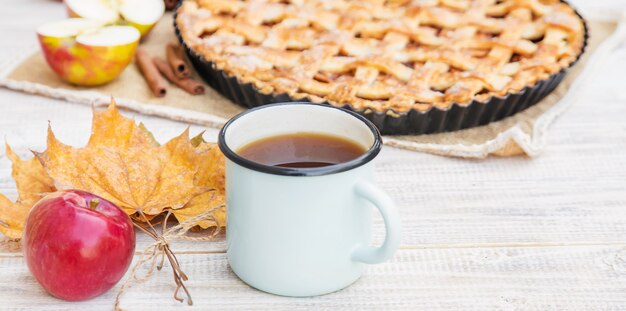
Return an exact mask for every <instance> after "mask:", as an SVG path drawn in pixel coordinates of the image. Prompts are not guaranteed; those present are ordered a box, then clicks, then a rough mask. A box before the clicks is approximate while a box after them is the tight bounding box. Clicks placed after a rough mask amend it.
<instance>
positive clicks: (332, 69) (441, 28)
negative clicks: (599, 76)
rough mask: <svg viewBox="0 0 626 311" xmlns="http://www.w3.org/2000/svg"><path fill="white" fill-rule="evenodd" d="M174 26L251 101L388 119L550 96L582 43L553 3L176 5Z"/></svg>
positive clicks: (226, 0) (572, 22)
mask: <svg viewBox="0 0 626 311" xmlns="http://www.w3.org/2000/svg"><path fill="white" fill-rule="evenodd" d="M175 24H176V27H177V32H178V34H179V38H180V39H181V41H182V42H183V44H184V45H185V47H186V48H187V49H188V50H189V52H190V53H191V54H193V56H197V57H200V58H201V59H202V60H203V61H206V62H209V63H210V64H211V66H212V68H213V69H215V70H219V71H221V72H223V73H224V74H225V75H226V76H228V77H234V78H236V79H237V81H238V82H239V83H241V84H250V85H252V86H253V88H254V90H255V91H256V92H259V93H260V94H266V95H267V94H270V95H278V94H283V95H286V96H287V97H288V98H289V99H290V100H292V101H298V100H303V101H313V102H325V103H329V104H332V105H336V106H340V107H346V106H347V107H349V108H351V109H352V110H355V111H359V112H363V113H365V114H367V113H377V114H385V115H390V116H392V117H398V116H401V115H406V114H407V113H409V112H411V111H417V112H422V113H424V112H428V111H430V110H433V109H432V108H437V109H439V110H449V109H450V108H451V107H452V106H457V105H458V106H460V107H465V106H469V105H470V104H471V103H473V102H480V103H487V102H489V101H490V100H492V99H495V98H498V99H502V98H505V97H507V96H509V95H512V94H520V93H524V92H527V89H529V88H532V87H535V86H537V85H538V84H539V83H540V82H542V83H543V82H546V81H548V82H550V83H549V85H545V86H544V87H543V89H544V90H543V93H545V91H546V90H545V89H549V90H548V91H551V90H552V89H553V88H554V87H555V86H556V84H558V81H550V79H555V78H558V80H559V81H560V79H562V76H560V78H559V76H558V75H559V74H562V73H564V71H565V69H567V68H568V67H570V66H571V65H572V64H573V63H574V62H576V61H577V60H578V58H579V57H580V55H581V54H582V52H583V50H584V47H585V45H586V38H587V37H586V36H587V33H586V26H585V23H584V21H583V19H582V18H581V17H580V16H579V15H578V14H577V12H576V11H575V10H574V9H573V8H572V7H571V6H569V5H568V4H566V3H565V2H562V1H558V0H351V1H350V0H273V1H272V0H246V1H241V0H186V1H184V2H183V3H182V4H181V5H180V7H179V8H178V10H177V14H176V18H175ZM192 60H193V59H192ZM194 63H196V61H194ZM555 82H556V83H555ZM543 93H541V94H535V95H533V96H532V97H535V98H534V99H533V100H535V101H538V100H539V99H540V98H541V97H543V96H545V95H547V93H545V94H543ZM533 94H534V93H533ZM513 110H516V109H513ZM500 114H501V115H503V116H505V115H506V113H500ZM487 119H489V118H487ZM490 120H491V119H490ZM466 123H467V122H466ZM466 125H467V124H466ZM459 126H460V127H464V126H465V125H462V124H461V125H459Z"/></svg>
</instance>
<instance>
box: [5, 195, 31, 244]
mask: <svg viewBox="0 0 626 311" xmlns="http://www.w3.org/2000/svg"><path fill="white" fill-rule="evenodd" d="M29 211H30V206H28V205H23V204H19V203H13V202H11V200H9V199H8V198H7V197H5V196H4V195H2V194H0V232H2V234H4V235H5V236H6V237H8V238H11V239H19V238H21V237H22V230H24V223H25V222H26V217H28V212H29Z"/></svg>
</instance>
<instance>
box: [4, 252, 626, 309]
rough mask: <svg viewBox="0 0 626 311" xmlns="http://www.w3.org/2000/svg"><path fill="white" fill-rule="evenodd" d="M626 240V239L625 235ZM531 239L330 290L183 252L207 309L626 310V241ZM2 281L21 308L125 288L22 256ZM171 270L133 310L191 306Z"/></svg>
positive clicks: (399, 265) (136, 297) (420, 255)
mask: <svg viewBox="0 0 626 311" xmlns="http://www.w3.org/2000/svg"><path fill="white" fill-rule="evenodd" d="M625 246H626V245H625ZM625 246H622V247H548V248H545V247H523V248H475V249H448V250H441V249H432V250H431V249H429V250H403V251H400V252H399V253H398V254H397V255H396V256H395V257H394V259H393V260H391V261H390V262H388V263H385V264H382V265H376V266H370V267H369V269H368V270H367V273H366V274H365V275H364V276H363V277H362V278H361V279H360V280H358V281H357V282H356V283H355V284H353V285H352V286H350V287H348V288H346V289H344V290H342V291H339V292H336V293H333V294H329V295H325V296H319V297H313V298H287V297H278V296H274V295H270V294H266V293H263V292H260V291H257V290H255V289H252V288H250V287H248V286H247V285H245V284H244V283H243V282H242V281H240V280H239V279H238V278H237V277H236V276H235V275H234V274H233V273H232V272H231V271H230V269H229V268H228V265H227V262H226V258H225V255H224V254H211V255H198V254H196V255H179V259H180V261H181V264H182V266H183V268H184V269H185V271H186V272H187V273H188V274H189V275H190V276H191V279H190V281H189V283H188V284H189V287H190V289H191V291H192V295H193V297H194V302H195V305H194V307H193V309H200V310H209V309H210V310H225V309H228V310H248V309H271V310H308V309H329V308H342V309H351V310H380V309H393V310H416V309H417V310H622V309H623V307H624V306H625V305H626V295H624V293H626V247H625ZM0 274H1V275H2V276H3V277H4V278H5V279H10V280H14V283H13V284H19V286H11V284H9V283H8V282H2V283H0V293H2V294H1V296H2V297H3V298H4V297H12V298H11V305H12V309H13V310H64V309H67V308H70V307H72V308H76V309H84V308H89V309H90V310H110V308H111V304H110V303H111V301H112V300H113V299H114V296H115V294H116V290H112V291H110V292H108V293H107V294H105V295H104V296H102V297H99V298H97V299H95V300H91V301H88V302H83V303H65V302H60V301H58V300H56V299H54V298H52V297H49V296H47V295H46V294H45V293H44V292H42V291H41V289H40V288H39V286H38V285H37V284H36V283H35V281H34V279H33V278H32V277H31V276H30V274H29V273H28V271H27V270H26V267H25V266H24V265H23V263H22V262H21V260H20V259H19V258H13V257H0ZM173 289H174V288H173V286H172V283H171V275H170V274H169V270H167V268H166V270H163V271H161V272H159V273H158V274H157V275H156V277H155V278H153V279H152V280H150V281H149V282H147V283H144V284H139V285H137V286H134V287H131V289H130V291H129V292H128V294H127V295H126V296H124V297H123V299H122V307H123V308H124V309H126V310H154V309H155V308H157V309H175V308H185V306H184V305H181V304H179V303H177V302H175V301H174V300H172V299H171V296H170V295H171V293H172V291H173Z"/></svg>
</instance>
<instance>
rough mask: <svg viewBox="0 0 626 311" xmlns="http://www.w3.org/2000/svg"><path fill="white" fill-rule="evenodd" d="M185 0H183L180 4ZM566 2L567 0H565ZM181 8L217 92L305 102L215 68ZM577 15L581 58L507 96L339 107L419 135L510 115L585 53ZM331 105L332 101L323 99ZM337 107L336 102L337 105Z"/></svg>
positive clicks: (200, 68)
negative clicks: (385, 107) (396, 107)
mask: <svg viewBox="0 0 626 311" xmlns="http://www.w3.org/2000/svg"><path fill="white" fill-rule="evenodd" d="M183 2H184V1H180V2H179V4H178V7H180V5H181V4H182V3H183ZM562 2H565V3H567V2H566V1H562ZM178 7H177V8H176V12H175V13H174V29H175V32H176V37H178V40H179V41H180V43H181V45H182V46H183V49H184V51H185V53H186V54H187V57H188V58H189V60H190V61H191V63H192V64H193V66H194V67H195V69H196V71H197V72H198V74H199V75H200V76H201V77H202V79H204V81H206V83H207V84H209V85H210V86H211V87H212V88H214V89H215V90H216V91H218V92H219V93H221V94H222V95H224V96H225V97H227V98H228V99H230V100H231V101H233V102H235V103H237V104H239V105H241V106H244V107H248V108H253V107H258V106H262V105H266V104H272V103H284V102H306V101H308V100H307V99H306V98H302V99H294V98H291V97H290V96H289V95H287V94H286V93H283V94H263V93H261V92H259V91H258V90H257V88H256V87H255V86H254V85H253V84H251V83H241V82H240V81H239V80H238V79H237V77H235V76H231V75H229V74H227V73H226V72H224V71H223V70H221V69H218V68H216V67H215V65H214V63H213V62H210V61H207V60H206V59H204V57H203V56H201V55H198V54H196V53H195V52H194V51H193V50H192V49H191V48H190V47H189V46H187V44H185V41H184V40H183V38H182V35H181V34H180V30H179V29H178V25H176V18H177V16H178ZM575 12H576V15H578V17H580V19H581V20H582V21H583V26H584V31H585V35H584V39H583V47H582V49H581V52H580V54H579V55H578V57H577V58H576V59H575V60H574V61H573V62H572V63H571V64H570V65H569V66H568V67H566V68H563V69H561V71H559V72H557V73H555V74H552V75H550V77H548V78H547V79H545V80H540V81H538V82H537V83H535V85H532V86H527V87H525V88H523V89H522V90H521V91H519V92H517V93H510V94H507V95H505V96H494V97H491V98H489V99H488V100H487V101H485V102H479V101H477V100H474V101H472V102H470V103H468V104H464V105H459V104H456V103H454V104H452V105H450V106H449V107H448V108H445V109H442V108H437V107H432V108H430V109H428V110H425V111H418V110H415V109H412V110H409V111H407V112H400V113H398V112H395V111H393V110H392V111H381V112H377V111H372V110H367V112H366V110H357V109H354V108H353V107H351V106H350V105H343V106H340V107H341V108H343V109H346V110H350V111H353V112H355V113H357V114H360V115H362V116H364V117H365V118H366V119H368V120H370V121H371V122H372V123H374V125H375V126H376V127H377V128H378V129H379V130H380V132H381V133H382V134H383V135H418V134H432V133H441V132H451V131H458V130H462V129H467V128H472V127H477V126H481V125H485V124H488V123H491V122H494V121H499V120H502V119H504V118H506V117H510V116H512V115H514V114H516V113H518V112H520V111H523V110H524V109H526V108H528V107H531V106H533V105H535V104H537V103H538V102H539V101H541V99H543V98H544V97H546V96H547V95H548V94H550V92H552V91H553V90H554V89H555V88H556V87H557V86H558V85H559V83H561V81H563V78H564V77H565V75H566V74H567V73H568V71H569V69H570V68H571V67H573V66H574V65H575V64H576V63H577V62H578V61H579V60H580V57H581V56H582V55H583V54H584V52H585V50H586V48H587V42H588V40H589V30H588V26H587V22H586V21H585V19H584V18H583V17H582V16H581V15H580V13H578V11H575ZM322 104H328V105H330V103H329V102H323V103H322ZM335 106H336V105H335Z"/></svg>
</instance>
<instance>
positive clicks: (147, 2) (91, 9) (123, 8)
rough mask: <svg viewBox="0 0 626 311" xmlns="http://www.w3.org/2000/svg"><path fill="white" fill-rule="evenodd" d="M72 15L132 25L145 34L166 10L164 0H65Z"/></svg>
mask: <svg viewBox="0 0 626 311" xmlns="http://www.w3.org/2000/svg"><path fill="white" fill-rule="evenodd" d="M65 5H66V6H67V11H68V13H69V15H70V16H71V17H83V18H88V19H93V20H97V21H101V22H103V23H106V24H120V25H123V24H128V25H131V26H133V27H135V28H137V30H139V32H141V35H142V36H145V35H146V34H147V33H148V32H150V30H151V29H152V27H153V26H154V25H155V24H156V23H157V22H158V21H159V19H160V18H161V16H163V13H164V12H165V4H164V2H163V0H65Z"/></svg>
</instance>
